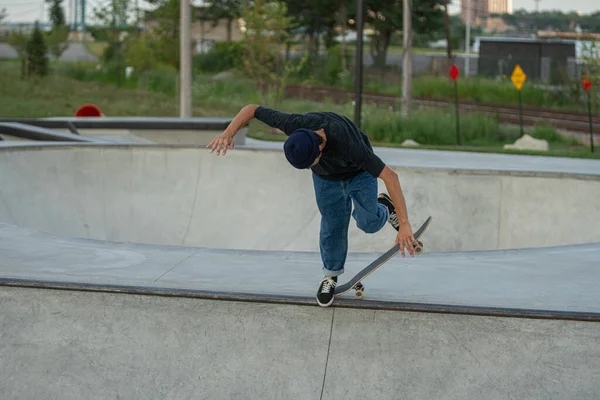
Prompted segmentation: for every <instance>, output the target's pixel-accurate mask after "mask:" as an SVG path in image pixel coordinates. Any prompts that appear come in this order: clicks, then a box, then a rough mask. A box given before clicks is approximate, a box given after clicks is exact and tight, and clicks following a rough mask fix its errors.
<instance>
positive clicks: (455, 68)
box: [450, 64, 459, 81]
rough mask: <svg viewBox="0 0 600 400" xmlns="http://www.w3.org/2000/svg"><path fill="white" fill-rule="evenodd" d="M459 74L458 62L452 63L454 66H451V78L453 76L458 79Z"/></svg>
mask: <svg viewBox="0 0 600 400" xmlns="http://www.w3.org/2000/svg"><path fill="white" fill-rule="evenodd" d="M458 74H459V71H458V67H457V66H456V64H452V68H450V78H452V80H453V81H456V80H457V79H458Z"/></svg>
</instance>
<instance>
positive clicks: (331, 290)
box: [317, 276, 337, 307]
mask: <svg viewBox="0 0 600 400" xmlns="http://www.w3.org/2000/svg"><path fill="white" fill-rule="evenodd" d="M336 285H337V276H336V277H333V278H329V277H325V278H323V280H322V281H321V283H319V291H318V292H317V303H319V305H320V306H321V307H328V306H330V305H331V303H333V299H334V297H335V296H334V294H335V286H336Z"/></svg>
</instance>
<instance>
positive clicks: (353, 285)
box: [335, 217, 431, 299]
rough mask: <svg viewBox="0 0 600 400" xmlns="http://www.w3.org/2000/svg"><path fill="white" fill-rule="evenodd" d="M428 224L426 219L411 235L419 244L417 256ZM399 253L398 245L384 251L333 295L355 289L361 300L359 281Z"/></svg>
mask: <svg viewBox="0 0 600 400" xmlns="http://www.w3.org/2000/svg"><path fill="white" fill-rule="evenodd" d="M430 223H431V217H428V218H427V219H426V220H425V222H423V225H421V227H420V228H419V229H417V231H416V232H415V233H414V234H413V236H414V238H415V239H416V240H417V241H418V242H419V247H418V248H417V254H421V253H422V252H423V243H422V242H421V241H419V238H420V237H421V236H422V235H423V233H425V230H427V228H428V227H429V224H430ZM399 252H400V244H397V245H395V246H394V247H392V248H391V249H389V250H388V251H386V252H385V253H383V254H382V255H381V256H379V257H378V258H377V259H376V260H375V261H373V262H372V263H371V264H369V265H367V266H366V267H365V268H363V270H362V271H360V272H359V273H357V274H356V275H354V277H353V278H352V279H350V280H349V281H348V282H346V283H344V284H343V285H340V286H336V288H335V295H336V296H340V295H342V294H344V293H346V292H348V291H350V290H352V289H355V290H356V294H355V295H356V297H357V298H359V299H361V298H362V297H363V295H364V290H365V287H364V285H363V284H362V282H361V280H362V279H365V278H366V277H367V276H369V275H371V274H372V273H373V272H374V271H375V270H376V269H377V268H379V267H381V266H382V265H383V264H385V263H386V262H387V261H388V260H389V259H391V258H392V257H394V256H395V255H396V254H398V253H399Z"/></svg>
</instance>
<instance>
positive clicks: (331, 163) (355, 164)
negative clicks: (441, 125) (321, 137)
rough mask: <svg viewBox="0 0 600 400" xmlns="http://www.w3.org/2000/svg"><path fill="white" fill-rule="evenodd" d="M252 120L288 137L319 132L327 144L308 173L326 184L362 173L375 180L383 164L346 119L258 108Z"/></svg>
mask: <svg viewBox="0 0 600 400" xmlns="http://www.w3.org/2000/svg"><path fill="white" fill-rule="evenodd" d="M254 117H255V118H256V119H258V120H259V121H261V122H263V123H265V124H267V125H268V126H270V127H272V128H277V129H279V130H281V131H283V132H284V133H285V134H286V135H288V136H289V135H290V134H291V133H292V132H293V131H295V130H296V129H299V128H305V129H310V130H311V131H318V130H319V129H323V130H324V131H325V136H326V137H327V144H326V146H325V148H324V149H323V155H322V156H321V159H320V161H319V163H318V164H317V165H315V166H313V167H312V168H311V169H312V171H313V172H314V173H315V174H317V175H318V176H319V177H321V178H323V179H328V180H346V179H350V178H352V177H354V176H356V175H358V174H359V173H361V172H363V171H367V172H369V173H370V174H371V175H372V176H373V177H375V178H377V177H378V176H379V175H380V174H381V171H382V170H383V168H384V167H385V164H384V163H383V161H381V159H380V158H379V157H378V156H377V155H376V154H375V153H374V152H373V147H372V146H371V143H370V142H369V138H368V137H367V135H366V134H365V133H364V132H363V131H361V130H360V129H358V127H357V126H356V125H355V124H354V123H353V122H352V121H351V120H350V119H348V118H346V117H344V116H343V115H339V114H336V113H332V112H310V113H306V114H288V113H284V112H281V111H277V110H274V109H271V108H267V107H263V106H260V107H258V108H257V109H256V111H255V112H254Z"/></svg>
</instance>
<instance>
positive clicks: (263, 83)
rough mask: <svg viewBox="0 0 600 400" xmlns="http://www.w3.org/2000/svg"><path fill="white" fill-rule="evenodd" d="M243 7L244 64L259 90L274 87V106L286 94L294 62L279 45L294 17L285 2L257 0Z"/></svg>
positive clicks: (263, 90) (285, 37)
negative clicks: (291, 17) (286, 60)
mask: <svg viewBox="0 0 600 400" xmlns="http://www.w3.org/2000/svg"><path fill="white" fill-rule="evenodd" d="M253 3H254V4H251V5H248V6H246V5H245V6H244V7H243V8H242V13H241V15H242V18H243V20H244V21H245V23H246V25H245V27H244V35H245V38H244V67H245V69H246V73H248V74H249V75H250V76H252V77H253V78H254V79H255V80H256V84H257V87H258V89H259V92H261V93H262V94H263V95H267V94H269V92H270V91H271V90H272V89H274V92H275V98H274V100H273V106H274V107H277V103H278V102H279V100H280V99H281V97H282V95H283V89H284V87H285V80H286V78H287V76H289V73H290V72H291V63H288V62H285V61H284V60H283V57H282V56H281V52H280V51H279V49H280V48H281V46H282V44H284V43H285V42H286V41H287V40H288V38H289V36H288V33H287V32H288V29H289V26H290V24H291V19H290V18H289V17H288V9H287V6H286V4H285V3H283V2H280V1H270V0H255V1H254V2H253Z"/></svg>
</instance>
